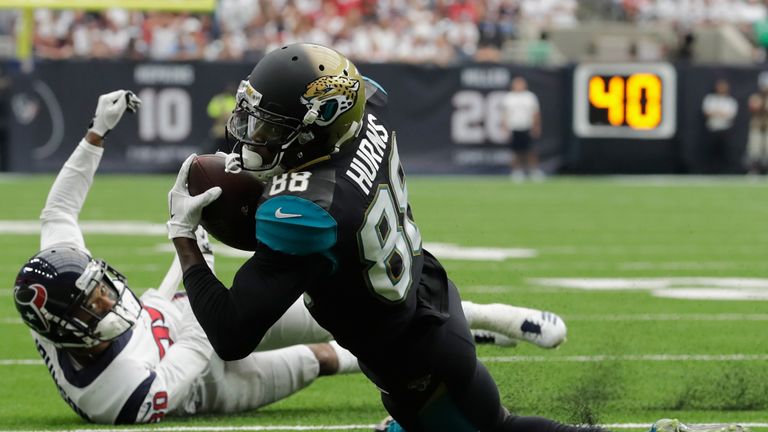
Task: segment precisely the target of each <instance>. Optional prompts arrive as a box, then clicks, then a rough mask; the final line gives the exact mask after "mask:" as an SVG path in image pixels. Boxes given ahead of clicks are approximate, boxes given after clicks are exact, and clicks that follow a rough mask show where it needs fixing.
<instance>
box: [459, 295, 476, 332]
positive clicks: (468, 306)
mask: <svg viewBox="0 0 768 432" xmlns="http://www.w3.org/2000/svg"><path fill="white" fill-rule="evenodd" d="M477 306H478V305H476V304H474V303H472V302H471V301H463V302H461V308H462V309H464V318H465V319H466V320H467V325H469V328H472V324H474V322H475V315H477V309H478V307H477Z"/></svg>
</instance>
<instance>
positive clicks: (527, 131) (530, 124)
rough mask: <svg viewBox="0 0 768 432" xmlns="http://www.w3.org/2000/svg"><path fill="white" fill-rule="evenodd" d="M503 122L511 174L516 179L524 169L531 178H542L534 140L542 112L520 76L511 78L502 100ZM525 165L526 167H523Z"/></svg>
mask: <svg viewBox="0 0 768 432" xmlns="http://www.w3.org/2000/svg"><path fill="white" fill-rule="evenodd" d="M502 107H503V108H502V109H503V111H504V112H503V114H502V116H503V125H504V128H505V129H506V131H507V132H508V133H509V136H510V146H511V148H512V153H513V154H512V162H511V173H510V177H511V179H512V180H514V181H516V182H520V181H523V180H524V179H525V171H527V172H528V174H529V175H530V176H531V179H533V180H542V179H544V173H543V172H542V171H541V170H540V169H539V157H538V152H537V151H536V148H535V146H534V140H537V139H538V138H539V137H540V136H541V113H540V112H539V99H538V98H537V97H536V95H535V94H533V93H532V92H531V91H530V90H528V82H527V81H526V80H525V78H523V77H520V76H518V77H515V78H514V79H512V86H511V88H510V92H509V93H507V95H506V96H505V97H504V101H503V103H502ZM524 169H525V171H524Z"/></svg>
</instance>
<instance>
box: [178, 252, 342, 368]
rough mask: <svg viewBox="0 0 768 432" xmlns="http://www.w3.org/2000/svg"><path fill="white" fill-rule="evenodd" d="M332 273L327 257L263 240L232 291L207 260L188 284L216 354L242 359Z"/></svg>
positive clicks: (190, 271) (186, 275)
mask: <svg viewBox="0 0 768 432" xmlns="http://www.w3.org/2000/svg"><path fill="white" fill-rule="evenodd" d="M329 272H330V263H329V261H328V260H327V259H326V258H325V257H323V256H321V255H309V256H294V255H287V254H283V253H280V252H276V251H273V250H271V249H269V248H268V247H267V246H265V245H263V244H260V245H259V247H258V249H257V250H256V253H255V254H254V255H253V256H252V257H251V258H250V259H249V260H248V261H246V262H245V264H243V265H242V267H240V270H238V272H237V274H236V275H235V280H234V283H233V285H232V288H230V289H229V290H228V289H227V288H226V287H225V286H224V284H222V283H221V282H220V281H219V280H218V279H217V278H216V276H214V274H213V273H212V272H211V270H210V269H209V268H208V266H206V265H203V264H199V265H195V266H193V267H190V268H189V269H187V271H186V272H184V287H185V288H186V290H187V294H188V295H189V301H190V304H191V305H192V310H193V311H194V313H195V317H196V318H197V320H198V321H199V322H200V325H201V326H202V327H203V330H205V334H206V335H207V336H208V340H209V341H210V342H211V346H213V349H214V350H215V351H216V354H218V356H219V357H221V359H223V360H237V359H241V358H244V357H246V356H247V355H248V354H250V353H251V352H253V350H254V349H255V348H256V346H257V345H258V344H259V342H261V338H262V337H264V333H266V331H267V330H269V328H270V327H271V326H272V324H274V323H275V321H277V320H278V318H280V317H281V316H282V315H283V313H285V311H286V310H287V309H288V308H289V307H290V306H291V305H292V304H293V302H294V301H296V299H297V298H298V297H299V296H300V295H301V294H302V293H303V292H304V291H305V290H306V289H307V288H308V287H309V284H311V283H312V282H313V281H314V280H316V279H317V278H321V277H323V276H325V275H327V274H328V273H329Z"/></svg>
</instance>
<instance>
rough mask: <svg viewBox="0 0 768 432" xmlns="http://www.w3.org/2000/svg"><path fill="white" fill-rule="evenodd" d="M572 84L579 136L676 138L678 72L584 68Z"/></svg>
mask: <svg viewBox="0 0 768 432" xmlns="http://www.w3.org/2000/svg"><path fill="white" fill-rule="evenodd" d="M573 85H574V110H573V112H574V117H573V127H574V133H575V134H576V136H578V137H593V138H630V139H633V138H638V139H639V138H652V139H665V138H669V137H671V136H672V135H674V133H675V127H676V126H675V117H676V115H675V114H676V113H675V104H674V101H675V98H676V94H675V93H676V90H675V85H676V82H675V70H674V69H673V68H672V67H671V66H670V65H668V64H665V63H649V64H643V63H639V64H582V65H579V66H578V67H577V68H576V71H575V72H574V80H573Z"/></svg>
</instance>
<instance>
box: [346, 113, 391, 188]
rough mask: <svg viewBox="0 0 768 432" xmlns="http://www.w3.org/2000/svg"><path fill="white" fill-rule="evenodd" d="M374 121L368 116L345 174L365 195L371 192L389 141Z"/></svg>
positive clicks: (371, 116) (374, 119) (380, 126)
mask: <svg viewBox="0 0 768 432" xmlns="http://www.w3.org/2000/svg"><path fill="white" fill-rule="evenodd" d="M376 120H377V119H376V116H374V115H373V114H368V127H367V128H366V131H365V138H363V139H362V140H361V141H360V145H359V146H358V148H357V152H356V153H355V157H354V158H352V163H351V164H350V165H349V169H348V170H347V172H346V173H345V174H346V176H347V177H349V179H351V180H352V181H354V182H355V184H357V185H358V186H359V187H360V189H361V190H362V191H363V193H365V194H366V195H368V193H369V192H370V191H371V187H372V186H373V180H374V179H375V178H376V173H377V172H378V171H379V166H380V165H381V161H382V160H383V159H384V152H385V151H386V149H387V142H388V140H389V132H388V131H387V129H386V128H385V127H384V126H382V125H380V124H378V123H376Z"/></svg>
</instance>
